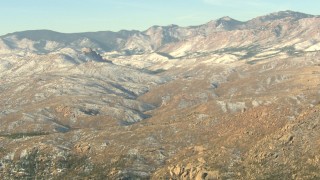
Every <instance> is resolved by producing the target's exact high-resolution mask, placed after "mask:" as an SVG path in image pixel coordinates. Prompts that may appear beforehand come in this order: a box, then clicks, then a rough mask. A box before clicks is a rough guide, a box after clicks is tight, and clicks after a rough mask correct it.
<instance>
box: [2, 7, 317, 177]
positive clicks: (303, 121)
mask: <svg viewBox="0 0 320 180" xmlns="http://www.w3.org/2000/svg"><path fill="white" fill-rule="evenodd" d="M319 55H320V16H317V15H309V14H304V13H300V12H294V11H280V12H276V13H271V14H268V15H265V16H260V17H256V18H254V19H251V20H249V21H246V22H241V21H238V20H235V19H232V18H231V17H228V16H226V17H222V18H220V19H217V20H212V21H210V22H208V23H206V24H203V25H199V26H189V27H180V26H178V25H169V26H152V27H150V28H149V29H147V30H145V31H136V30H132V31H128V30H121V31H119V32H111V31H101V32H85V33H59V32H54V31H50V30H29V31H23V32H15V33H10V34H7V35H3V36H0V84H1V85H0V177H1V179H61V178H63V179H72V178H75V179H106V178H107V179H318V178H320V173H319V172H320V169H319V167H318V164H319V161H320V153H319V151H318V149H319V148H320V141H319V137H320V134H319V132H320V131H319V127H320V124H319V122H320V119H319V117H320V114H319V113H320V91H319V88H320V58H319V57H320V56H319Z"/></svg>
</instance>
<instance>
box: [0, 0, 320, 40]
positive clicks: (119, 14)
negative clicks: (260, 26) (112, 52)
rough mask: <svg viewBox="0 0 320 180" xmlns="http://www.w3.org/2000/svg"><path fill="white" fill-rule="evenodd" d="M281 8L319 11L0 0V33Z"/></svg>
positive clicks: (220, 2)
mask: <svg viewBox="0 0 320 180" xmlns="http://www.w3.org/2000/svg"><path fill="white" fill-rule="evenodd" d="M281 10H294V11H300V12H305V13H309V14H314V15H320V0H0V23H1V25H0V35H3V34H6V33H10V32H15V31H23V30H34V29H50V30H55V31H59V32H85V31H103V30H112V31H118V30H120V29H129V30H130V29H137V30H145V29H147V28H148V27H150V26H152V25H169V24H178V25H181V26H189V25H198V24H204V23H206V22H208V21H210V20H213V19H217V18H220V17H222V16H230V17H232V18H234V19H238V20H243V21H245V20H249V19H251V18H253V17H256V16H260V15H265V14H268V13H271V12H276V11H281Z"/></svg>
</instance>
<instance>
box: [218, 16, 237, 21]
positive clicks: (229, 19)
mask: <svg viewBox="0 0 320 180" xmlns="http://www.w3.org/2000/svg"><path fill="white" fill-rule="evenodd" d="M219 20H221V21H233V20H234V19H232V18H231V17H229V16H223V17H222V18H220V19H219Z"/></svg>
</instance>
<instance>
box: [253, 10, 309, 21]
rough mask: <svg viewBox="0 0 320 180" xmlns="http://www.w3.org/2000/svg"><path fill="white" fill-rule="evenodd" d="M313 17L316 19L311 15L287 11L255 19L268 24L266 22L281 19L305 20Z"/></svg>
mask: <svg viewBox="0 0 320 180" xmlns="http://www.w3.org/2000/svg"><path fill="white" fill-rule="evenodd" d="M311 17H314V16H313V15H310V14H305V13H301V12H296V11H291V10H286V11H279V12H274V13H271V14H267V15H265V16H260V17H257V18H255V19H258V20H260V21H262V22H266V21H273V20H279V19H285V18H293V19H303V18H311ZM255 19H254V20H255Z"/></svg>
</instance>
